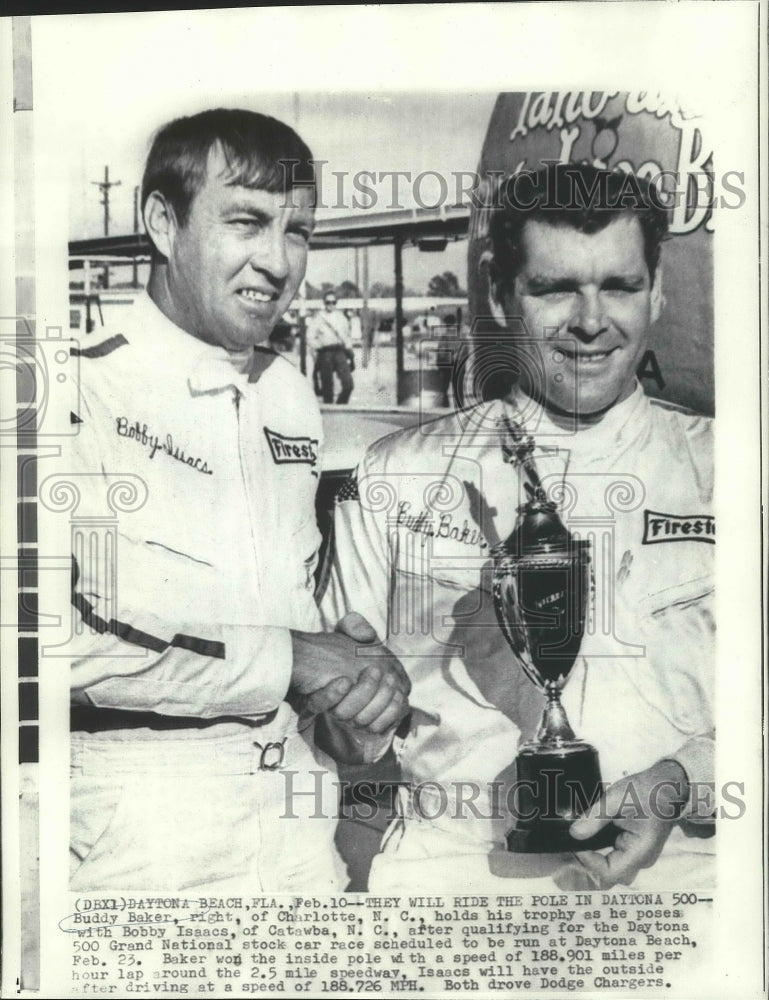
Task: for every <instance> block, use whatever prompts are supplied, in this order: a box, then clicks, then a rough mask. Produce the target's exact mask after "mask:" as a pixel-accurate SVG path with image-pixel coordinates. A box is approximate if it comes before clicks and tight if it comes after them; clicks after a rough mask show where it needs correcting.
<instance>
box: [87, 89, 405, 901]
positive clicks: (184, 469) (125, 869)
mask: <svg viewBox="0 0 769 1000" xmlns="http://www.w3.org/2000/svg"><path fill="white" fill-rule="evenodd" d="M297 166H298V171H297ZM312 166H313V165H312V159H311V154H310V151H309V149H307V147H306V146H305V144H304V143H303V142H302V140H301V139H300V138H299V137H298V136H297V135H296V133H294V132H293V130H291V129H290V128H288V126H286V125H284V124H283V123H282V122H278V121H276V120H275V119H271V118H268V117H266V116H263V115H258V114H255V113H253V112H246V111H237V110H221V109H220V110H216V111H208V112H202V113H201V114H199V115H196V116H193V117H190V118H183V119H179V120H177V121H175V122H171V123H170V124H169V125H167V126H165V127H164V128H163V129H162V130H161V131H160V132H159V133H158V135H157V136H156V137H155V140H154V142H153V146H152V149H151V151H150V154H149V157H148V161H147V165H146V169H145V175H144V183H143V205H144V218H145V224H146V228H147V232H148V234H149V236H150V239H151V241H152V244H153V248H154V257H153V265H152V272H151V276H150V281H149V285H148V289H147V294H145V295H143V296H142V297H140V299H139V300H138V301H137V302H136V303H135V304H134V306H133V307H132V310H131V313H130V316H129V317H128V318H127V320H126V322H125V323H124V324H123V325H122V326H121V327H120V328H119V330H110V331H105V332H104V333H103V334H102V335H100V336H98V337H91V338H88V340H86V341H83V342H82V343H81V344H80V346H79V347H78V348H77V349H76V350H75V352H74V353H75V354H76V356H77V357H78V359H79V362H78V363H79V369H80V393H79V403H78V408H77V412H76V413H74V414H73V421H74V422H75V423H76V424H77V425H78V434H77V437H76V439H75V446H74V453H73V455H72V459H73V470H74V473H75V475H74V476H73V483H74V485H75V487H76V489H77V491H78V494H79V506H78V511H77V512H76V514H77V517H78V518H82V517H84V516H85V517H86V518H87V521H86V522H81V527H80V528H78V521H77V519H76V520H74V521H73V523H74V524H75V531H74V532H73V543H74V556H73V605H74V608H75V615H76V626H75V635H74V637H73V646H74V655H73V659H72V680H71V687H72V708H71V728H72V734H71V748H72V780H71V847H70V856H71V860H72V872H71V887H72V889H73V890H77V891H89V890H107V889H110V890H112V889H116V890H131V889H134V890H136V889H151V890H159V889H164V890H184V889H191V888H193V887H194V888H199V887H201V886H205V887H206V888H214V887H216V888H221V889H225V888H228V887H235V886H239V885H246V886H248V887H249V889H251V890H252V891H253V890H261V891H266V892H286V891H291V890H297V889H299V890H304V891H307V890H308V889H312V891H315V892H326V891H336V890H339V889H341V888H343V887H344V884H345V879H344V872H343V866H342V865H341V863H340V859H339V857H338V855H337V853H336V850H335V847H334V844H333V837H334V832H335V816H334V809H333V808H331V809H330V810H329V811H328V815H327V816H326V817H325V818H316V816H315V815H314V814H315V809H314V806H313V804H312V803H311V802H309V803H308V799H307V798H306V797H304V798H302V797H300V796H291V783H292V781H293V780H294V779H295V778H296V776H297V775H304V776H305V781H309V780H315V781H316V782H317V783H318V786H319V788H322V789H323V790H324V792H325V793H326V795H327V798H328V801H329V802H334V801H335V795H334V789H333V788H332V787H331V786H332V783H333V777H334V772H333V767H332V765H331V764H330V761H329V760H328V759H327V758H326V756H325V755H324V754H322V753H321V752H320V751H319V750H317V748H316V747H315V746H314V744H313V741H312V732H311V731H309V730H308V731H307V732H305V733H304V735H302V732H301V731H300V727H299V726H298V725H297V722H298V719H297V715H296V714H295V712H294V710H293V708H292V707H290V706H289V704H287V703H286V702H285V701H284V699H285V698H286V696H287V692H288V690H289V686H291V689H292V692H293V696H294V697H296V699H297V700H298V702H299V703H301V704H307V705H308V707H309V708H310V710H312V711H319V710H322V709H325V710H328V712H329V717H330V719H331V721H332V722H333V719H334V718H336V717H338V718H339V719H341V720H342V721H343V722H344V723H345V724H346V725H349V726H350V727H351V729H352V730H353V731H360V732H362V733H364V732H365V733H368V734H372V733H376V732H382V731H384V730H386V729H388V728H390V727H391V725H392V723H393V722H394V721H397V719H398V718H399V717H400V715H401V714H402V711H403V707H404V704H405V693H406V689H407V686H408V684H407V681H406V680H405V677H404V676H402V670H401V668H400V665H399V664H397V661H395V660H394V658H392V657H389V658H385V659H384V660H380V661H379V663H378V665H377V667H376V669H375V670H373V671H372V670H371V669H368V670H363V671H362V670H361V667H366V666H367V664H366V662H365V661H360V660H356V658H355V649H356V643H355V641H354V640H353V637H352V635H353V634H354V633H355V628H356V623H354V622H353V624H352V625H350V627H348V628H347V633H348V634H343V632H341V631H340V632H338V633H337V634H334V635H329V634H323V633H321V630H320V620H319V615H318V611H317V607H316V605H315V603H314V598H313V586H314V581H313V573H314V568H315V563H316V553H317V548H318V542H319V533H318V530H317V526H316V522H315V510H314V497H315V491H316V487H317V483H318V475H319V469H320V449H321V445H322V441H321V424H320V415H319V413H318V409H317V404H316V402H315V399H314V396H313V393H312V391H311V389H310V387H309V386H308V385H307V382H306V380H305V379H304V378H303V377H302V376H301V375H300V374H299V373H298V372H297V371H296V370H295V369H294V368H293V366H291V365H290V364H288V363H286V362H285V361H284V360H283V359H281V358H279V357H278V356H276V355H275V354H274V353H273V352H272V351H270V350H269V349H267V348H265V347H263V346H261V345H262V344H263V343H266V341H267V338H268V336H269V333H270V330H271V329H272V326H273V325H274V323H275V322H276V321H277V320H279V319H280V317H281V315H282V314H283V313H284V312H285V310H286V308H287V307H288V305H289V304H290V302H291V300H292V298H293V297H294V294H295V293H296V291H297V288H298V285H299V283H300V281H301V279H302V277H303V275H304V270H305V266H306V259H307V247H308V242H309V237H310V234H311V232H312V227H313V222H314V181H313V175H312ZM289 171H293V172H291V173H289ZM302 171H304V173H303V174H302ZM115 513H117V515H118V517H117V522H116V524H114V522H113V523H112V525H111V526H109V527H108V528H107V529H106V530H105V529H104V528H103V527H100V525H99V519H100V518H101V519H102V521H101V524H102V525H103V524H105V523H107V524H108V525H109V523H110V522H109V515H114V514H115ZM105 515H107V517H106V520H105ZM357 624H360V623H357ZM364 624H365V623H364ZM343 628H345V626H343ZM304 728H305V729H307V727H306V726H305V727H304ZM300 820H301V821H302V822H299V821H300Z"/></svg>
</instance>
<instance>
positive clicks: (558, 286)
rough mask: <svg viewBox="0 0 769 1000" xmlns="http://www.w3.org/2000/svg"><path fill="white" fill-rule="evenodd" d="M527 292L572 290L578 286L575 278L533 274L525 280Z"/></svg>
mask: <svg viewBox="0 0 769 1000" xmlns="http://www.w3.org/2000/svg"><path fill="white" fill-rule="evenodd" d="M525 285H526V288H527V290H528V291H529V292H534V293H535V294H536V293H537V292H573V291H576V290H577V289H578V288H579V282H578V281H577V280H576V278H564V277H552V278H550V277H548V276H547V275H545V274H533V275H531V277H530V278H526V280H525Z"/></svg>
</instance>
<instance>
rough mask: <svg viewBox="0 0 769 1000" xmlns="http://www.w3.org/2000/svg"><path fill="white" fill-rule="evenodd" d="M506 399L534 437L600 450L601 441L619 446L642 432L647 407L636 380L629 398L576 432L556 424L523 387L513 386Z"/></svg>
mask: <svg viewBox="0 0 769 1000" xmlns="http://www.w3.org/2000/svg"><path fill="white" fill-rule="evenodd" d="M504 402H505V403H507V404H508V405H510V406H512V407H513V408H514V410H515V411H516V412H517V414H518V415H524V423H525V426H526V427H527V429H528V430H529V431H530V433H531V434H532V435H533V436H534V439H535V440H538V439H539V438H543V439H547V440H548V442H550V443H555V442H557V441H558V439H559V438H560V439H562V441H563V444H564V445H565V446H566V447H568V448H569V449H575V448H579V447H580V446H581V445H584V447H585V448H586V449H588V450H589V451H591V452H595V451H596V450H597V449H599V447H600V443H601V442H604V441H605V442H606V444H607V445H609V444H612V445H617V444H619V443H620V442H621V441H623V440H624V439H625V438H626V437H631V436H635V435H636V434H637V433H639V432H640V430H641V427H642V425H643V424H644V420H643V415H644V413H645V411H646V409H647V407H648V399H647V397H646V394H645V392H644V391H643V388H642V386H641V384H640V382H638V380H636V383H635V387H634V389H633V392H632V393H631V394H630V395H629V396H628V398H627V399H624V400H623V401H622V402H621V403H617V404H616V406H613V407H612V408H611V409H610V410H608V411H607V412H606V414H605V416H604V417H603V419H602V420H600V421H599V422H598V423H596V424H593V425H592V426H589V427H583V428H580V429H579V430H577V431H568V430H564V429H563V428H562V427H559V426H558V425H557V424H556V423H554V422H553V420H552V419H551V418H550V416H549V414H548V412H547V410H546V409H545V408H544V407H543V406H542V405H541V404H540V403H538V402H536V401H535V400H533V399H532V398H531V397H530V396H527V395H526V393H524V392H523V391H522V390H520V389H517V388H513V389H512V390H511V392H510V393H509V394H508V396H507V397H506V398H505V400H504Z"/></svg>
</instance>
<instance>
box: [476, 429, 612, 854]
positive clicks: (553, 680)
mask: <svg viewBox="0 0 769 1000" xmlns="http://www.w3.org/2000/svg"><path fill="white" fill-rule="evenodd" d="M505 426H506V428H507V432H508V437H507V440H506V441H505V442H504V443H503V446H502V448H503V453H504V457H505V460H506V461H507V462H509V463H510V464H511V465H514V466H515V467H518V468H521V469H522V472H523V474H524V476H525V479H524V489H525V491H526V494H527V497H528V500H527V502H526V503H525V504H523V506H521V507H519V509H518V520H517V522H516V525H515V528H514V529H513V531H512V533H511V534H510V536H509V538H508V539H507V540H506V541H504V542H501V543H500V544H498V545H496V546H495V547H494V548H493V549H492V556H493V559H494V608H495V610H496V613H497V620H498V622H499V626H500V628H501V629H502V633H503V635H504V637H505V639H506V640H507V643H508V645H509V646H510V648H511V649H512V650H513V653H514V654H515V656H516V657H517V659H518V661H519V663H520V665H521V667H522V668H523V670H524V671H525V673H526V676H527V677H528V678H529V679H530V680H531V681H532V682H533V683H534V684H535V685H536V686H537V688H538V689H539V690H540V691H541V692H542V693H543V694H544V695H545V698H546V703H545V708H544V712H543V714H542V721H541V723H540V726H539V729H538V731H537V734H536V737H535V738H534V740H532V741H530V742H528V743H525V744H523V745H522V746H521V748H520V750H519V752H518V756H517V757H516V762H515V763H516V790H517V808H516V810H515V811H516V814H517V815H516V823H515V826H514V827H513V829H512V830H511V831H510V832H509V833H508V834H507V847H508V850H510V851H517V852H551V851H552V852H555V851H574V850H592V849H595V848H597V847H605V846H608V845H610V844H612V843H613V842H614V839H615V838H616V836H617V833H618V830H617V828H616V827H614V826H613V824H608V825H607V826H605V827H603V829H602V830H601V831H599V833H597V834H596V835H595V836H594V837H591V838H590V839H589V840H574V839H573V838H572V837H571V836H570V835H569V826H570V824H571V823H572V822H573V821H574V820H575V819H577V817H578V816H580V815H581V814H582V813H584V812H586V811H587V810H588V809H589V808H590V806H591V805H592V804H593V803H594V802H595V801H596V800H597V798H598V797H599V795H600V793H601V774H600V769H599V765H598V752H597V751H596V749H595V748H594V747H592V746H591V745H590V744H589V743H586V742H585V741H584V740H580V739H578V738H577V737H575V735H574V731H573V730H572V728H571V726H570V725H569V720H568V719H567V717H566V712H565V710H564V708H563V706H562V705H561V698H560V693H561V689H562V688H563V686H564V685H565V684H566V681H567V680H568V677H569V673H570V672H571V669H572V667H573V666H574V663H575V662H576V659H577V657H578V655H579V650H580V645H581V643H582V637H583V634H584V630H585V619H586V614H587V606H588V597H589V592H590V586H591V573H590V554H589V548H590V543H589V542H588V541H583V540H580V539H578V538H576V537H575V536H574V535H572V533H571V532H570V531H568V530H567V528H566V527H565V525H564V524H563V521H562V520H561V518H560V517H559V516H558V513H557V508H556V504H555V503H553V502H552V501H550V500H548V498H547V495H546V493H545V490H544V489H543V487H542V483H541V481H540V478H539V475H538V473H537V470H536V467H535V465H534V461H533V458H532V452H533V450H534V440H533V438H532V437H530V436H528V435H525V434H524V433H523V431H522V430H521V428H520V427H518V426H517V425H516V424H514V423H512V422H511V421H509V420H505Z"/></svg>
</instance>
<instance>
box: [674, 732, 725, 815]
mask: <svg viewBox="0 0 769 1000" xmlns="http://www.w3.org/2000/svg"><path fill="white" fill-rule="evenodd" d="M715 746H716V745H715V738H714V734H709V735H707V736H695V737H694V738H693V739H691V740H688V741H687V742H686V743H684V745H683V746H682V747H680V749H678V750H677V751H676V753H674V754H671V755H670V759H671V760H674V761H676V763H678V764H680V765H681V767H682V768H683V769H684V771H685V772H686V777H687V779H688V782H689V800H688V802H687V803H686V805H685V806H684V808H683V811H682V812H681V817H682V818H684V819H690V820H695V821H696V820H699V821H700V822H705V821H708V820H712V818H713V816H714V814H715V811H716V788H715V773H716V771H715Z"/></svg>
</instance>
